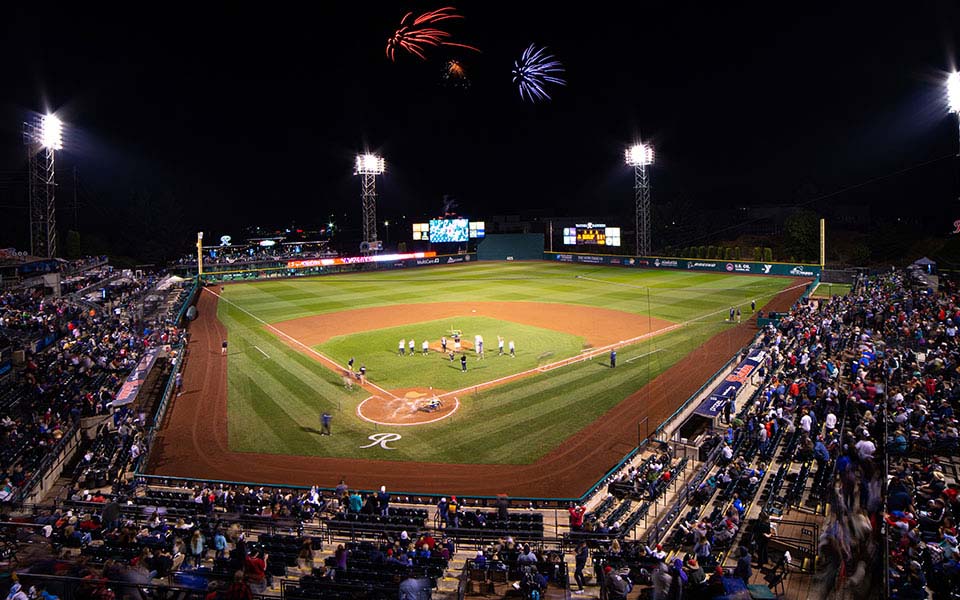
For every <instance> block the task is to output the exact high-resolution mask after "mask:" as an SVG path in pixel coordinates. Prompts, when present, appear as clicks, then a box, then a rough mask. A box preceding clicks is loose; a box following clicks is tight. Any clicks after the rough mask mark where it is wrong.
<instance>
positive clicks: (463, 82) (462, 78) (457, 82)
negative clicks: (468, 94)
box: [440, 59, 470, 89]
mask: <svg viewBox="0 0 960 600" xmlns="http://www.w3.org/2000/svg"><path fill="white" fill-rule="evenodd" d="M440 78H441V79H442V80H443V84H444V85H446V86H449V87H454V88H462V89H467V88H469V87H470V78H469V77H467V69H466V68H465V67H464V66H463V63H462V62H460V61H459V60H455V59H450V60H448V61H447V62H445V63H443V73H442V74H441V75H440Z"/></svg>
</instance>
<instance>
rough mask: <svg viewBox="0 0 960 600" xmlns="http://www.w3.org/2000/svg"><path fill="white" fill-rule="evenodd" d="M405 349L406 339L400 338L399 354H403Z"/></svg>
mask: <svg viewBox="0 0 960 600" xmlns="http://www.w3.org/2000/svg"><path fill="white" fill-rule="evenodd" d="M406 350H407V341H406V340H400V356H403V354H404V352H406Z"/></svg>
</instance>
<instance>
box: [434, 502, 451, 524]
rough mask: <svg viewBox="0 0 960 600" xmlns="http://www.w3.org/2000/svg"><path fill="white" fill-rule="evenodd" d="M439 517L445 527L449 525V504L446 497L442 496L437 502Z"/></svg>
mask: <svg viewBox="0 0 960 600" xmlns="http://www.w3.org/2000/svg"><path fill="white" fill-rule="evenodd" d="M437 518H438V519H439V521H440V522H441V523H443V526H444V527H446V526H447V525H449V520H450V515H449V505H448V504H447V499H446V498H440V501H439V502H437Z"/></svg>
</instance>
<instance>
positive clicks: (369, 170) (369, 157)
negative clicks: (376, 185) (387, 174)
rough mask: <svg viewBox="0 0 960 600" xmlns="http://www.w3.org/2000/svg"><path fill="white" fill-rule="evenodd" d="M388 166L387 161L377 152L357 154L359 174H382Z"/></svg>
mask: <svg viewBox="0 0 960 600" xmlns="http://www.w3.org/2000/svg"><path fill="white" fill-rule="evenodd" d="M386 167H387V165H386V161H384V160H383V158H382V157H380V156H377V155H376V154H358V155H357V175H381V174H383V172H384V171H385V170H386Z"/></svg>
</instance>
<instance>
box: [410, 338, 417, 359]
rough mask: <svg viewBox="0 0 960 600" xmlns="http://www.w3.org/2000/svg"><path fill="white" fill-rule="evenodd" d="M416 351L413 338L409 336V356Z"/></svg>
mask: <svg viewBox="0 0 960 600" xmlns="http://www.w3.org/2000/svg"><path fill="white" fill-rule="evenodd" d="M416 353H417V343H416V342H414V341H413V338H410V356H413V355H414V354H416Z"/></svg>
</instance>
